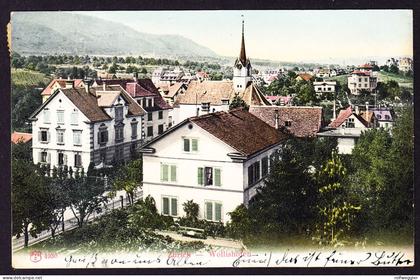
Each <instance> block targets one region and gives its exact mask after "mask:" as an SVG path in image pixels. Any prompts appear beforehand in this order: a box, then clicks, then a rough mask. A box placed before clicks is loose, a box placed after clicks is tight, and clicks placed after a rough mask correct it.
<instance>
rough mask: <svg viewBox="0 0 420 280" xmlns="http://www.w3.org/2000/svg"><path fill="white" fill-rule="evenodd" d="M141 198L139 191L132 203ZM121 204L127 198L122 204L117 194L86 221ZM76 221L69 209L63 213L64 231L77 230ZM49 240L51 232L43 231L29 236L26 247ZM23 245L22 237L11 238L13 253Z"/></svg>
mask: <svg viewBox="0 0 420 280" xmlns="http://www.w3.org/2000/svg"><path fill="white" fill-rule="evenodd" d="M142 197H143V191H142V190H140V191H139V192H137V193H136V195H135V198H134V201H137V200H139V199H141V198H142ZM121 204H123V205H124V207H125V206H126V205H128V199H127V197H124V198H123V203H121V198H120V196H119V195H118V194H117V196H116V198H114V199H113V200H111V201H109V202H108V203H107V204H106V205H103V206H102V207H101V208H102V212H101V213H98V214H97V213H93V214H92V215H90V216H89V219H88V221H92V220H94V219H97V218H99V217H100V216H102V215H104V214H105V213H108V212H110V211H112V210H113V209H118V208H121V206H122V205H121ZM77 227H78V225H77V219H76V218H75V217H74V215H73V212H72V211H71V210H70V208H67V209H66V211H65V213H64V230H65V231H69V230H72V229H75V228H77ZM61 229H62V226H61V225H60V226H58V228H57V230H56V235H58V234H61V233H62V230H61ZM49 238H51V231H49V230H44V231H43V232H41V233H40V234H38V235H37V237H36V238H34V237H31V236H29V242H28V246H31V245H34V244H36V243H39V242H41V241H44V240H47V239H49ZM24 243H25V240H24V238H23V236H21V237H20V238H16V237H13V238H12V250H13V252H16V251H19V250H21V249H23V247H24Z"/></svg>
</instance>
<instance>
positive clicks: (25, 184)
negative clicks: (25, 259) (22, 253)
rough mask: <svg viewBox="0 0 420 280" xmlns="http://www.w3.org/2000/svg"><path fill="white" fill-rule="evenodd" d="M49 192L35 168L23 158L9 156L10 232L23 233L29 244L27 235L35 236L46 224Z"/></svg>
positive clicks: (48, 213)
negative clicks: (10, 185)
mask: <svg viewBox="0 0 420 280" xmlns="http://www.w3.org/2000/svg"><path fill="white" fill-rule="evenodd" d="M48 200H49V193H48V189H47V188H46V184H45V178H44V177H43V176H42V175H41V174H40V171H39V170H38V169H37V167H36V166H35V165H34V164H33V163H31V162H29V161H26V160H22V159H12V219H13V235H16V237H17V238H19V237H20V236H21V235H22V234H23V236H24V239H25V241H24V246H25V247H27V246H28V242H29V235H31V236H33V237H36V236H37V234H38V233H40V232H41V231H43V230H45V229H47V228H48V226H49V221H50V218H51V213H50V211H49V210H50V208H49V207H48Z"/></svg>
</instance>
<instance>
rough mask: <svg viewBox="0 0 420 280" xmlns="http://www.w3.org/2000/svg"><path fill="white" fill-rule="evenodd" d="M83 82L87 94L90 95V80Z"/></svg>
mask: <svg viewBox="0 0 420 280" xmlns="http://www.w3.org/2000/svg"><path fill="white" fill-rule="evenodd" d="M83 82H84V84H85V90H86V92H87V93H89V89H90V81H89V80H87V79H85V80H84V81H83Z"/></svg>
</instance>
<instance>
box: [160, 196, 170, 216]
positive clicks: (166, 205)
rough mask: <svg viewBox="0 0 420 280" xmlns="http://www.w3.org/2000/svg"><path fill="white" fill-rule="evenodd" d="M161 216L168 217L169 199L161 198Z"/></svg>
mask: <svg viewBox="0 0 420 280" xmlns="http://www.w3.org/2000/svg"><path fill="white" fill-rule="evenodd" d="M162 204H163V205H162V208H163V209H162V214H163V215H169V198H167V197H163V198H162Z"/></svg>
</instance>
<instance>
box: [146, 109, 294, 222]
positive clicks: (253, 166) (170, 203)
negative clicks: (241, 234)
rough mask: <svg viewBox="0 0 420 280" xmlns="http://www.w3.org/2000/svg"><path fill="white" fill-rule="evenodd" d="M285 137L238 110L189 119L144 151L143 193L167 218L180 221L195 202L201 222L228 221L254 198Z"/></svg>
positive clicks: (159, 137) (160, 137)
mask: <svg viewBox="0 0 420 280" xmlns="http://www.w3.org/2000/svg"><path fill="white" fill-rule="evenodd" d="M286 138H287V136H286V134H283V133H282V132H280V131H278V130H276V129H275V128H273V127H271V126H270V125H268V124H266V123H265V122H264V121H262V120H260V119H259V118H257V117H255V116H254V115H252V114H250V113H248V112H246V111H243V110H240V109H236V110H232V111H229V112H216V113H213V114H207V115H203V116H199V117H193V118H189V119H186V120H184V121H183V122H181V123H179V124H178V125H176V126H174V127H173V128H171V129H170V130H168V131H167V132H165V133H164V134H163V135H161V136H158V137H157V138H154V139H153V140H152V141H150V142H149V143H147V144H145V145H144V146H143V147H142V149H141V151H142V152H143V174H144V175H143V176H144V177H143V194H144V196H148V195H150V196H152V197H153V198H154V200H155V202H156V207H157V209H158V211H159V213H161V214H163V215H169V216H173V217H181V216H183V215H184V214H185V213H184V211H183V206H182V205H183V203H185V202H186V201H188V200H193V201H194V202H195V203H197V204H198V205H199V218H200V219H207V220H209V221H215V222H216V221H221V222H224V223H225V222H227V221H229V219H230V216H229V215H228V213H229V212H231V211H233V210H234V209H235V208H236V207H237V206H239V205H240V204H242V203H244V204H245V205H248V202H249V200H250V199H251V198H252V197H253V196H254V195H255V194H256V188H257V187H258V186H260V185H261V184H262V183H263V178H264V177H266V176H267V174H268V172H269V168H270V158H271V159H272V157H273V156H275V154H276V150H277V149H280V148H281V145H282V141H283V140H285V139H286Z"/></svg>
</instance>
